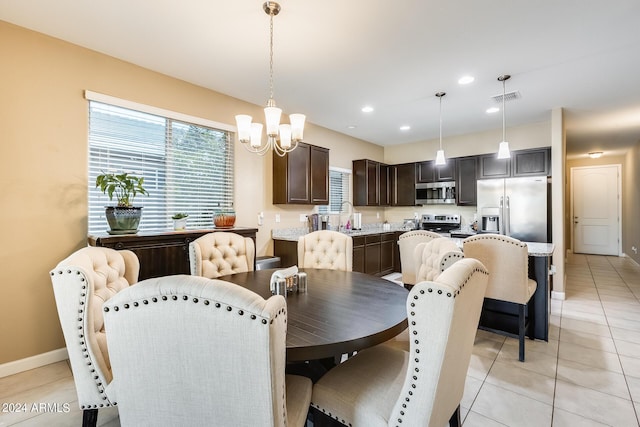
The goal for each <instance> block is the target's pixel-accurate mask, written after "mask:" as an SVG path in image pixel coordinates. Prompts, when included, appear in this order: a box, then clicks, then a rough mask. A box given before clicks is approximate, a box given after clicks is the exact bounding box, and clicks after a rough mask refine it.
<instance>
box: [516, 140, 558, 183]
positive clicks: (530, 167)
mask: <svg viewBox="0 0 640 427" xmlns="http://www.w3.org/2000/svg"><path fill="white" fill-rule="evenodd" d="M511 165H512V176H549V175H551V148H548V147H546V148H540V149H530V150H518V151H514V152H513V153H511Z"/></svg>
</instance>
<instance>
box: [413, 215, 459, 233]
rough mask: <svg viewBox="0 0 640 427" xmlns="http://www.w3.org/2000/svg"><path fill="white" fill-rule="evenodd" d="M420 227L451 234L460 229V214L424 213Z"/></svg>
mask: <svg viewBox="0 0 640 427" xmlns="http://www.w3.org/2000/svg"><path fill="white" fill-rule="evenodd" d="M420 228H422V229H423V230H427V231H434V232H436V233H441V234H449V233H450V232H451V231H453V230H459V229H460V215H457V214H454V215H434V214H424V215H422V220H421V221H420Z"/></svg>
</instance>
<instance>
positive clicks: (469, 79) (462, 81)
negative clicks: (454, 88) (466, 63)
mask: <svg viewBox="0 0 640 427" xmlns="http://www.w3.org/2000/svg"><path fill="white" fill-rule="evenodd" d="M474 80H475V77H473V76H462V77H460V79H458V84H461V85H468V84H469V83H472V82H473V81H474Z"/></svg>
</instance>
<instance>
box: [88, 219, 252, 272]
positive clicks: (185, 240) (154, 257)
mask: <svg viewBox="0 0 640 427" xmlns="http://www.w3.org/2000/svg"><path fill="white" fill-rule="evenodd" d="M214 231H220V230H217V229H205V230H187V231H166V232H139V233H137V234H124V235H108V234H96V235H91V236H89V237H88V243H89V245H90V246H101V247H105V248H112V249H116V250H121V249H128V250H130V251H132V252H133V253H135V254H136V255H137V256H138V260H139V261H140V273H139V275H138V280H144V279H149V278H152V277H161V276H170V275H173V274H190V273H191V269H190V267H189V243H191V242H192V241H194V240H195V239H197V238H198V237H200V236H204V235H205V234H208V233H212V232H214ZM223 231H230V232H233V233H236V234H240V235H241V236H244V237H250V238H252V239H253V241H254V244H255V240H256V233H257V231H258V230H257V229H256V228H242V227H238V228H231V229H224V230H223Z"/></svg>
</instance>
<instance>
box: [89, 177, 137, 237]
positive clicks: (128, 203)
mask: <svg viewBox="0 0 640 427" xmlns="http://www.w3.org/2000/svg"><path fill="white" fill-rule="evenodd" d="M96 188H99V189H100V191H102V192H103V193H104V194H106V195H107V196H109V200H113V197H114V196H115V198H116V201H117V205H116V206H107V207H105V215H106V217H107V222H108V223H109V230H108V232H109V234H133V233H136V232H137V231H138V225H139V224H140V218H141V217H142V207H141V206H133V199H134V198H135V197H136V196H137V195H138V194H143V195H145V196H148V195H149V192H148V191H147V190H146V189H145V188H144V177H142V176H136V175H132V174H130V173H128V172H122V173H106V172H103V173H101V174H100V175H98V176H97V177H96Z"/></svg>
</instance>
